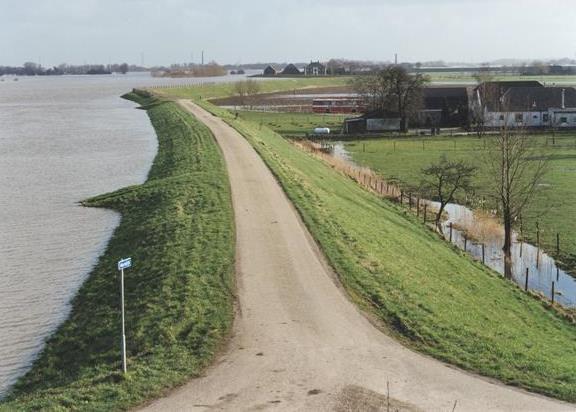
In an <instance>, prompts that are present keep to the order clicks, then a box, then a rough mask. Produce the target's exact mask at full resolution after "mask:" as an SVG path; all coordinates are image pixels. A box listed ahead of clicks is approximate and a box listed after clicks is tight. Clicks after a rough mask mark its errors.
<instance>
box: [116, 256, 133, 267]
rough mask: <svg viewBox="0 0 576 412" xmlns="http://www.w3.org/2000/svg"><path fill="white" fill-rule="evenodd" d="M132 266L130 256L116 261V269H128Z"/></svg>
mask: <svg viewBox="0 0 576 412" xmlns="http://www.w3.org/2000/svg"><path fill="white" fill-rule="evenodd" d="M131 266H132V258H126V259H122V260H119V261H118V270H122V269H128V268H129V267H131Z"/></svg>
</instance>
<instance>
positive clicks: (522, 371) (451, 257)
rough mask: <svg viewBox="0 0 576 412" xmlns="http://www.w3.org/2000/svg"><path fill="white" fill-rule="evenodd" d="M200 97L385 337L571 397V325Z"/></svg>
mask: <svg viewBox="0 0 576 412" xmlns="http://www.w3.org/2000/svg"><path fill="white" fill-rule="evenodd" d="M199 103H200V104H201V105H203V106H204V107H205V108H206V109H208V110H210V111H211V112H213V113H214V114H216V115H218V116H220V117H221V118H223V119H224V120H225V121H227V122H228V123H229V124H231V125H232V126H233V127H235V128H236V129H237V130H238V131H240V132H241V133H242V134H243V135H244V136H245V137H246V138H247V140H248V141H249V142H250V143H251V144H252V145H253V146H254V147H255V149H256V150H257V151H258V153H259V154H260V155H261V156H262V158H263V159H264V161H265V162H266V163H267V165H268V166H269V167H270V169H271V170H272V172H273V173H274V174H275V175H276V176H277V178H278V180H279V182H280V183H281V185H282V186H283V188H284V190H285V191H286V193H287V195H288V196H289V198H290V199H291V200H292V202H293V203H294V204H295V206H296V208H297V209H298V211H299V213H300V214H301V216H302V218H303V220H304V222H305V224H306V225H307V227H308V228H309V230H310V231H311V233H312V234H313V236H314V237H315V239H316V240H317V241H318V243H319V244H320V246H321V248H322V250H323V251H324V253H325V254H326V256H327V258H328V260H329V261H330V263H331V264H332V265H333V267H334V269H335V271H336V272H337V273H338V274H339V277H340V280H341V282H342V284H343V285H344V286H345V288H346V289H347V290H348V292H349V294H350V296H351V298H352V299H353V300H354V301H355V302H356V303H358V304H359V305H360V306H362V307H363V308H365V309H367V310H369V311H371V312H372V313H374V314H376V315H377V316H378V317H379V318H380V319H381V320H382V323H383V325H384V327H386V328H388V329H389V332H390V333H392V334H393V335H394V336H396V337H397V338H398V339H400V340H401V341H402V342H404V343H405V344H407V345H408V346H410V347H412V348H414V349H416V350H419V351H421V352H423V353H426V354H429V355H432V356H434V357H436V358H438V359H441V360H443V361H446V362H449V363H451V364H454V365H457V366H459V367H462V368H464V369H467V370H470V371H474V372H477V373H480V374H482V375H485V376H489V377H494V378H497V379H500V380H501V381H503V382H505V383H508V384H510V385H514V386H519V387H523V388H526V389H529V390H532V391H535V392H539V393H542V394H546V395H549V396H553V397H557V398H560V399H563V400H567V401H572V402H574V401H576V345H574V342H576V327H575V326H574V325H573V324H572V323H570V322H569V321H568V320H566V319H564V318H562V317H561V316H560V315H558V314H557V313H556V311H554V310H551V309H550V308H549V307H548V306H547V304H544V303H542V302H541V301H539V300H537V299H535V298H534V297H532V296H530V295H527V294H525V293H524V292H523V291H521V290H520V289H519V288H518V287H517V286H516V285H514V284H513V283H511V282H509V281H506V280H504V279H503V278H502V277H500V276H499V275H497V274H496V273H494V272H492V271H490V270H488V269H486V268H485V267H483V266H482V265H481V264H480V263H477V262H475V261H473V260H472V259H470V258H469V257H468V256H467V255H465V254H464V253H462V252H461V251H458V250H457V249H455V248H453V247H451V246H450V245H449V244H447V243H446V242H444V241H441V240H440V239H439V238H438V236H437V235H436V234H434V233H433V232H432V231H430V230H429V229H428V228H426V227H425V226H424V225H422V224H421V223H420V222H419V221H417V220H416V219H415V217H413V216H412V215H410V214H407V213H406V212H405V211H404V210H402V209H400V208H399V207H398V206H396V205H395V204H392V203H390V202H388V201H386V200H382V199H380V198H378V197H376V196H375V195H372V194H371V193H369V192H367V191H365V190H363V189H362V188H361V187H360V186H359V185H357V184H356V183H354V182H353V181H351V180H350V179H348V178H347V177H345V176H344V175H342V174H340V173H338V172H337V171H335V170H333V169H331V168H330V167H328V166H326V165H325V164H324V163H322V162H321V161H320V160H318V159H316V158H314V157H312V156H311V155H309V154H307V153H304V152H302V151H300V150H298V149H297V148H295V147H294V146H292V145H291V144H290V143H289V142H287V141H286V140H284V139H283V138H282V137H281V136H280V135H278V134H276V133H275V132H273V131H272V130H271V129H269V128H267V127H264V126H262V125H260V124H258V123H253V122H250V121H246V120H243V119H242V118H239V119H234V116H233V115H232V114H231V113H229V112H227V111H225V110H223V109H219V108H217V107H215V106H213V105H211V104H209V103H207V102H205V101H199Z"/></svg>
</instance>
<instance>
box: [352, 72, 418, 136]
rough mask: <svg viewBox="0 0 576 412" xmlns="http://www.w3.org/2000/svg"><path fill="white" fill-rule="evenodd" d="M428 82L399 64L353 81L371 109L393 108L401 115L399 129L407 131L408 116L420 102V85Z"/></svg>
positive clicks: (384, 109)
mask: <svg viewBox="0 0 576 412" xmlns="http://www.w3.org/2000/svg"><path fill="white" fill-rule="evenodd" d="M428 82H429V79H428V77H427V76H424V75H422V74H420V73H416V74H410V73H408V71H407V70H406V69H405V68H404V67H401V66H396V65H392V66H387V67H385V68H384V69H382V70H379V71H378V72H376V73H373V74H369V75H364V76H358V77H356V78H355V79H354V80H353V81H352V85H353V87H354V89H355V90H356V92H357V93H358V94H360V95H361V96H363V98H364V100H365V101H366V104H367V106H368V107H369V109H371V110H383V111H394V112H397V113H398V114H399V116H400V119H401V121H400V130H401V131H402V132H406V131H407V130H408V117H409V115H410V114H412V113H414V112H415V111H416V110H417V109H418V108H419V107H420V106H421V103H422V88H423V87H424V85H425V84H427V83H428Z"/></svg>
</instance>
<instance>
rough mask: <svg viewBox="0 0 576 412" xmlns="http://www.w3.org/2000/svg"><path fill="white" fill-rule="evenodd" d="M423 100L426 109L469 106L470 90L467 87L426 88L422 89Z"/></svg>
mask: <svg viewBox="0 0 576 412" xmlns="http://www.w3.org/2000/svg"><path fill="white" fill-rule="evenodd" d="M422 98H423V99H424V109H445V108H448V107H455V108H457V107H458V106H460V105H464V106H468V89H467V88H466V87H426V88H424V89H422Z"/></svg>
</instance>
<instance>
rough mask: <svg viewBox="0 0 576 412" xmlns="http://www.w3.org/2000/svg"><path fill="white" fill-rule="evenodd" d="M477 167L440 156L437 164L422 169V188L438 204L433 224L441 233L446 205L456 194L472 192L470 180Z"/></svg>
mask: <svg viewBox="0 0 576 412" xmlns="http://www.w3.org/2000/svg"><path fill="white" fill-rule="evenodd" d="M476 171H477V167H476V166H473V165H470V164H468V163H467V162H465V161H463V160H448V159H447V158H446V155H442V156H441V157H440V159H439V161H438V162H436V163H433V164H431V165H429V166H427V167H425V168H423V169H422V175H423V180H422V188H423V190H425V191H426V192H428V193H429V194H431V195H432V197H433V199H434V200H436V201H438V202H439V203H440V207H439V208H438V211H437V212H436V217H435V221H434V222H435V224H436V228H437V229H438V231H439V232H441V231H442V214H443V213H444V209H445V208H446V205H447V204H448V203H452V202H453V201H454V198H455V196H456V195H457V194H458V193H468V192H469V191H470V190H472V188H473V185H472V178H473V177H474V175H475V174H476Z"/></svg>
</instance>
